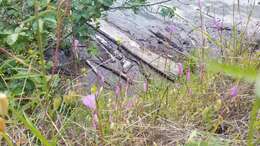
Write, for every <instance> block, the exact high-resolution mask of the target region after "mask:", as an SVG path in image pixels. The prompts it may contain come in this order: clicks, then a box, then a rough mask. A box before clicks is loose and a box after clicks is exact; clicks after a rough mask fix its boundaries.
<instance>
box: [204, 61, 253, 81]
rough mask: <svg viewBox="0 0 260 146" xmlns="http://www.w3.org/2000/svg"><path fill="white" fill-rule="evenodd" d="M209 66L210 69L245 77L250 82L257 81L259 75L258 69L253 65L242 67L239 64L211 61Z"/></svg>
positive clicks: (241, 77)
mask: <svg viewBox="0 0 260 146" xmlns="http://www.w3.org/2000/svg"><path fill="white" fill-rule="evenodd" d="M207 68H208V69H209V70H210V71H213V72H222V73H224V74H226V75H229V76H232V77H234V78H238V79H245V80H247V81H249V82H255V80H256V76H257V70H256V69H255V68H254V67H252V66H244V67H241V66H239V65H237V64H224V63H217V62H216V61H210V62H209V63H208V66H207Z"/></svg>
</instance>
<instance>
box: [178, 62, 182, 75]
mask: <svg viewBox="0 0 260 146" xmlns="http://www.w3.org/2000/svg"><path fill="white" fill-rule="evenodd" d="M177 65H178V75H179V76H180V77H181V76H182V75H183V65H182V64H181V63H177Z"/></svg>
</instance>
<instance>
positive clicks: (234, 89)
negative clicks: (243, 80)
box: [230, 86, 238, 97]
mask: <svg viewBox="0 0 260 146" xmlns="http://www.w3.org/2000/svg"><path fill="white" fill-rule="evenodd" d="M237 94H238V87H237V86H233V87H232V88H231V89H230V96H231V97H235V96H237Z"/></svg>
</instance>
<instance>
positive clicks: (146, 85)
mask: <svg viewBox="0 0 260 146" xmlns="http://www.w3.org/2000/svg"><path fill="white" fill-rule="evenodd" d="M147 91H148V82H147V80H145V81H144V92H147Z"/></svg>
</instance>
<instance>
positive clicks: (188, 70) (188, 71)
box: [186, 67, 190, 81]
mask: <svg viewBox="0 0 260 146" xmlns="http://www.w3.org/2000/svg"><path fill="white" fill-rule="evenodd" d="M186 80H187V81H189V80H190V67H188V68H187V71H186Z"/></svg>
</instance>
